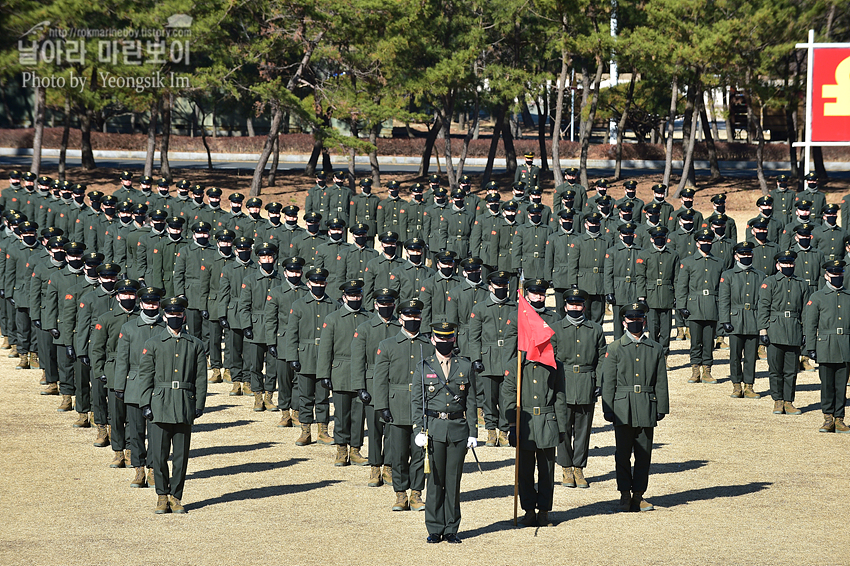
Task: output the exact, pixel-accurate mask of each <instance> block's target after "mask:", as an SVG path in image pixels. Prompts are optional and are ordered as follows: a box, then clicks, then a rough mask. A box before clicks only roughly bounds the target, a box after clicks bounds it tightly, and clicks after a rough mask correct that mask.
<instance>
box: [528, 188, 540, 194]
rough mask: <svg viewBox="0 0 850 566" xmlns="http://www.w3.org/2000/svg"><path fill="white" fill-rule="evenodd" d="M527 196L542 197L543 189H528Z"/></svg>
mask: <svg viewBox="0 0 850 566" xmlns="http://www.w3.org/2000/svg"><path fill="white" fill-rule="evenodd" d="M528 194H530V195H535V196H537V195H542V194H543V187H531V188H530V189H528Z"/></svg>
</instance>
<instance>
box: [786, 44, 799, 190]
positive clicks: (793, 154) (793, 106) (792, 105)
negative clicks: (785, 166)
mask: <svg viewBox="0 0 850 566" xmlns="http://www.w3.org/2000/svg"><path fill="white" fill-rule="evenodd" d="M790 68H791V61H790V57H787V58H786V59H785V92H790V93H791V95H790V96H789V97H788V99H787V101H786V103H785V128H786V129H787V130H788V154H789V155H788V162H789V165H790V166H791V176H792V177H798V176H799V175H798V171H799V169H797V148H796V147H794V143H795V142H796V141H797V125H796V124H795V120H794V116H795V114H796V113H797V97H796V96H795V95H796V93H797V77H799V71H795V72H794V77H793V82H792V84H791V86H790V90H789V85H788V76H789V75H790V74H791V69H790ZM797 68H798V69H799V67H797Z"/></svg>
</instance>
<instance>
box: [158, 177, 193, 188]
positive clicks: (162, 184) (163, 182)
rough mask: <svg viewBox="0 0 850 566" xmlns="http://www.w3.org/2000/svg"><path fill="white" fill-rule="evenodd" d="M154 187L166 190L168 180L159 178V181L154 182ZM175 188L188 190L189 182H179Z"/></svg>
mask: <svg viewBox="0 0 850 566" xmlns="http://www.w3.org/2000/svg"><path fill="white" fill-rule="evenodd" d="M156 186H157V187H161V188H164V189H167V188H168V187H169V183H168V179H166V178H165V177H162V178H160V180H159V181H157V182H156ZM177 188H178V189H183V188H189V181H187V180H185V179H184V180H182V181H180V182H179V183H177Z"/></svg>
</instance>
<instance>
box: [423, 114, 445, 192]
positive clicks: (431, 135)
mask: <svg viewBox="0 0 850 566" xmlns="http://www.w3.org/2000/svg"><path fill="white" fill-rule="evenodd" d="M441 128H442V126H441V125H440V120H439V118H437V119H435V120H434V124H432V125H431V129H430V130H428V136H427V137H426V138H425V148H424V149H423V150H422V160H421V161H420V162H419V173H418V174H417V176H419V177H424V176H425V175H427V174H428V170H429V169H430V168H431V152H432V151H434V142H435V141H437V134H438V133H440V129H441Z"/></svg>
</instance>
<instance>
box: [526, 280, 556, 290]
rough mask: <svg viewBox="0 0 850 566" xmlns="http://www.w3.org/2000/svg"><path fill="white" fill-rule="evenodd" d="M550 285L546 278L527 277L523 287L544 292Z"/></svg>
mask: <svg viewBox="0 0 850 566" xmlns="http://www.w3.org/2000/svg"><path fill="white" fill-rule="evenodd" d="M549 287H550V285H549V282H548V281H546V280H545V279H526V280H525V283H523V288H524V289H525V290H526V291H528V292H530V293H538V294H544V293H545V292H546V289H548V288H549Z"/></svg>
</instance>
